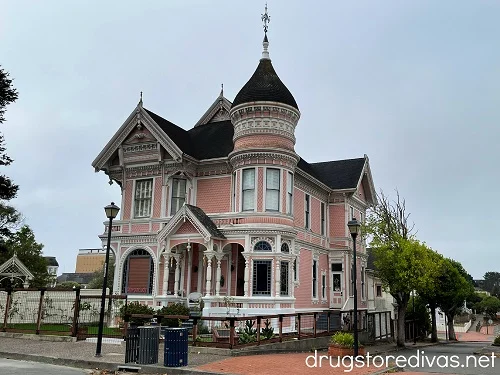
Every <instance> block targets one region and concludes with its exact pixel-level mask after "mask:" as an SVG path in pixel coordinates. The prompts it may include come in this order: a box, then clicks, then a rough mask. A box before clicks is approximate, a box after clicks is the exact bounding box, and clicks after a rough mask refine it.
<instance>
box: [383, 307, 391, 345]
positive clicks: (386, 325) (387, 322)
mask: <svg viewBox="0 0 500 375" xmlns="http://www.w3.org/2000/svg"><path fill="white" fill-rule="evenodd" d="M390 314H391V313H389V318H388V317H387V313H384V317H385V338H386V339H388V338H389V320H391V315H390Z"/></svg>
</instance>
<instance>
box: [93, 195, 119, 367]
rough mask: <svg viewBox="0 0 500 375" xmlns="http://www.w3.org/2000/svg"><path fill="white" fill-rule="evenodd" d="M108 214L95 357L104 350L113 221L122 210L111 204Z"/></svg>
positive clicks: (107, 210) (107, 208) (107, 207)
mask: <svg viewBox="0 0 500 375" xmlns="http://www.w3.org/2000/svg"><path fill="white" fill-rule="evenodd" d="M104 211H105V212H106V217H107V218H108V219H109V224H108V246H107V248H106V260H105V261H104V278H103V281H102V296H101V314H100V315H99V330H98V331H97V348H96V350H95V356H96V357H100V356H101V348H102V331H103V329H104V305H105V304H106V286H107V284H108V268H109V267H108V266H109V250H110V248H111V226H112V224H113V219H114V218H115V217H116V215H118V211H120V208H119V207H118V206H116V205H115V203H114V202H111V204H110V205H107V206H106V207H104Z"/></svg>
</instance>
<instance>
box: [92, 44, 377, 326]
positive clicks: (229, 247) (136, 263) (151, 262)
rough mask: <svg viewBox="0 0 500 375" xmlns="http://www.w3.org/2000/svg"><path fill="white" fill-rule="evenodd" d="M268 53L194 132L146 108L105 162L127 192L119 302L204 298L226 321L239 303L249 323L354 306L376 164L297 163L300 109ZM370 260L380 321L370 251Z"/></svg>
mask: <svg viewBox="0 0 500 375" xmlns="http://www.w3.org/2000/svg"><path fill="white" fill-rule="evenodd" d="M268 45H269V42H268V39H267V35H266V36H265V38H264V42H263V48H264V49H263V53H262V57H261V59H260V61H259V63H258V66H257V69H256V70H255V72H254V73H253V75H252V76H251V77H250V79H249V80H248V82H247V83H246V84H245V85H244V86H243V87H242V88H241V90H240V91H239V93H238V94H237V95H236V97H235V98H234V100H233V102H230V101H229V100H228V99H226V98H225V97H224V96H223V93H222V92H221V95H220V96H219V97H218V98H217V99H216V101H215V102H214V103H213V104H212V105H211V106H210V108H208V110H207V111H206V112H205V113H204V114H203V116H202V117H201V118H200V120H199V121H198V122H197V123H196V124H195V125H194V127H192V128H191V129H189V130H185V129H183V128H181V127H179V126H177V125H175V124H173V123H171V122H170V121H168V120H166V119H165V118H163V117H161V116H160V115H158V114H156V113H155V112H152V111H151V110H149V109H146V108H145V107H143V103H142V99H141V101H140V102H139V104H138V105H137V107H136V108H135V109H134V110H133V111H132V113H131V114H130V116H129V117H128V118H127V119H126V120H125V122H124V123H123V125H122V126H121V127H120V128H119V129H118V131H117V132H116V134H115V135H114V136H113V138H112V139H111V140H110V141H109V142H108V144H107V145H106V146H105V147H104V149H103V150H102V152H101V153H100V154H99V155H98V156H97V158H96V159H95V160H94V162H93V163H92V166H93V167H94V168H95V170H96V171H104V173H106V174H107V175H108V176H109V178H110V179H111V180H112V181H115V182H116V183H118V184H119V185H120V186H121V191H122V201H121V211H120V214H121V216H120V218H119V220H115V221H114V225H113V227H112V237H111V247H112V251H113V252H114V254H115V258H114V259H115V262H116V271H115V275H114V290H115V292H116V293H122V294H126V295H127V296H128V300H129V301H140V302H142V303H144V304H148V305H151V306H155V307H160V306H165V305H167V304H168V303H170V302H183V303H187V300H188V298H191V297H192V296H198V297H199V296H201V297H202V299H203V302H204V309H203V315H206V316H210V315H212V316H216V315H225V314H226V313H227V301H228V300H230V301H231V305H232V306H237V308H238V313H239V314H240V315H242V316H245V315H257V314H276V313H294V312H297V311H316V310H317V311H319V310H326V309H333V310H337V311H340V310H341V309H344V310H345V309H348V308H349V309H351V308H352V289H353V285H352V283H351V280H352V279H353V277H352V275H351V262H352V245H353V244H352V240H351V237H350V234H349V229H348V227H347V222H348V221H349V220H350V219H351V218H353V217H356V218H358V219H361V220H363V216H364V213H365V210H366V209H367V208H368V207H369V206H370V205H371V204H373V203H374V200H375V199H376V198H375V192H374V186H373V181H372V177H371V172H370V167H369V162H368V158H367V157H366V156H364V157H361V158H356V159H349V160H336V161H326V162H321V163H308V162H306V161H305V160H304V159H303V158H302V157H301V156H299V155H298V154H297V153H296V152H295V150H294V146H295V127H296V126H297V125H298V124H299V119H300V111H299V107H298V105H297V103H296V102H295V99H294V97H293V95H292V93H291V92H290V91H289V90H288V88H287V87H286V86H285V84H284V83H283V82H282V81H281V80H280V78H279V77H278V75H277V73H276V71H275V70H274V67H273V65H272V63H271V59H270V58H269V53H268ZM105 224H106V223H105ZM106 232H107V227H106V229H105V233H104V234H103V235H102V236H101V239H102V242H103V245H106V240H107V238H106ZM358 254H359V256H358V259H357V270H358V276H357V280H358V288H357V289H358V301H359V308H360V309H366V308H367V305H368V303H367V298H368V284H367V283H366V285H365V277H366V276H365V267H366V266H367V255H366V250H365V248H364V245H363V244H362V243H361V242H360V243H359V245H358Z"/></svg>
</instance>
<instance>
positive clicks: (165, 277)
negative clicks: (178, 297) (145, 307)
mask: <svg viewBox="0 0 500 375" xmlns="http://www.w3.org/2000/svg"><path fill="white" fill-rule="evenodd" d="M169 261H170V254H168V253H163V288H162V293H161V294H162V295H164V296H166V295H167V292H168V276H169V273H170V270H169V267H168V266H169V264H168V262H169Z"/></svg>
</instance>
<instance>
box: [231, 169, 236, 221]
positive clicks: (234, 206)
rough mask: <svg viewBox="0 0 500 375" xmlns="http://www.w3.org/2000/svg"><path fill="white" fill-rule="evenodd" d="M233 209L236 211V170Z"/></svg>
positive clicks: (233, 187)
mask: <svg viewBox="0 0 500 375" xmlns="http://www.w3.org/2000/svg"><path fill="white" fill-rule="evenodd" d="M232 191H233V202H232V203H233V211H234V212H236V172H234V173H233V186H232Z"/></svg>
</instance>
